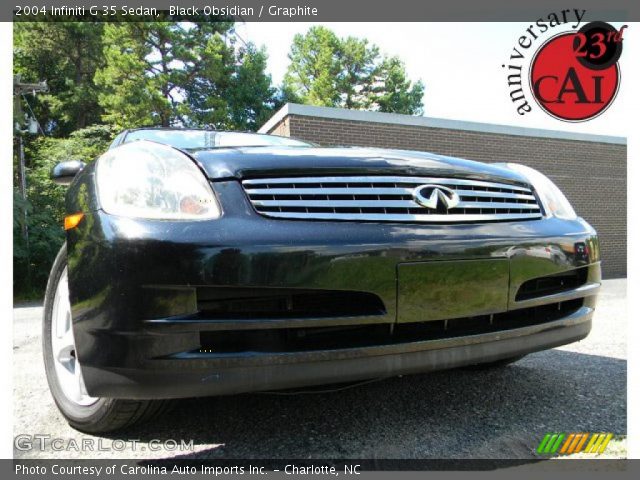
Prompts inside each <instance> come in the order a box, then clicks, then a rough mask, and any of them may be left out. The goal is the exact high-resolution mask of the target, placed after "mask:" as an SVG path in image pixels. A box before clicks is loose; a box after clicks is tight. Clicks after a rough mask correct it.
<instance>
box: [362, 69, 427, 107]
mask: <svg viewBox="0 0 640 480" xmlns="http://www.w3.org/2000/svg"><path fill="white" fill-rule="evenodd" d="M374 78H375V80H374V82H373V85H374V86H373V87H372V95H371V97H370V98H371V99H372V104H373V106H374V108H375V109H376V110H378V111H380V112H392V113H407V114H410V115H422V113H423V106H422V97H423V96H424V84H423V83H422V82H421V81H418V82H415V83H412V82H411V80H409V78H408V77H407V72H406V70H405V67H404V63H403V62H402V61H401V60H400V59H399V58H398V57H390V58H385V59H384V61H383V62H382V63H381V64H380V66H379V68H378V69H377V71H376V72H375V77H374Z"/></svg>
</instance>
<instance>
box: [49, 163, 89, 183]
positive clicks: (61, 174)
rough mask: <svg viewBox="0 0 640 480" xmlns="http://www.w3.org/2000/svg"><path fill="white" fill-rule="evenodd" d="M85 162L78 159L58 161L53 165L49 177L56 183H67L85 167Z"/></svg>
mask: <svg viewBox="0 0 640 480" xmlns="http://www.w3.org/2000/svg"><path fill="white" fill-rule="evenodd" d="M86 166H87V164H86V163H84V162H81V161H80V160H68V161H66V162H60V163H58V164H57V165H56V166H55V167H53V172H51V179H52V180H53V181H54V182H55V183H57V184H58V185H69V184H70V183H71V182H72V181H73V179H74V178H75V176H76V175H77V174H78V173H80V172H81V171H82V169H84V167H86Z"/></svg>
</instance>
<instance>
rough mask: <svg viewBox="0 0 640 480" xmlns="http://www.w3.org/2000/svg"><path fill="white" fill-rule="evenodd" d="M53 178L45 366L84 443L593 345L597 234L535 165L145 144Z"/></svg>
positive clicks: (166, 134)
mask: <svg viewBox="0 0 640 480" xmlns="http://www.w3.org/2000/svg"><path fill="white" fill-rule="evenodd" d="M53 177H54V180H56V181H57V182H59V183H70V188H69V190H68V194H67V203H66V211H67V216H66V218H65V229H66V233H67V242H66V244H65V246H64V247H63V248H62V250H61V251H60V253H59V254H58V257H57V259H56V261H55V264H54V266H53V269H52V272H51V276H50V280H49V285H48V287H47V294H46V300H45V314H44V322H43V332H44V335H43V347H44V359H45V365H46V372H47V378H48V381H49V386H50V389H51V392H52V394H53V397H54V399H55V401H56V403H57V405H58V407H59V408H60V411H61V412H62V414H63V415H64V416H65V417H66V418H67V420H68V421H69V423H70V424H71V425H72V426H74V427H76V428H78V429H80V430H83V431H87V432H104V431H109V430H115V429H119V428H123V427H125V426H128V425H130V424H132V423H134V422H136V421H139V420H143V419H148V418H150V417H152V416H154V415H157V414H158V413H160V412H162V411H163V408H164V406H165V405H166V403H167V400H168V399H172V398H180V397H192V396H206V395H222V394H234V393H240V392H251V391H266V390H275V389H286V388H293V387H304V386H311V385H318V384H326V383H343V382H356V381H361V380H364V379H371V378H379V377H388V376H393V375H399V374H411V373H418V372H425V371H429V370H436V369H447V368H455V367H462V366H470V365H475V366H478V365H485V366H487V365H492V366H495V365H504V364H507V363H509V362H512V361H515V360H517V359H518V358H521V357H522V356H523V355H526V354H528V353H530V352H535V351H538V350H543V349H548V348H552V347H555V346H558V345H563V344H567V343H570V342H575V341H577V340H580V339H582V338H584V337H585V336H587V334H588V333H589V330H590V328H591V318H592V315H593V311H594V307H595V301H596V294H597V292H598V289H599V287H600V252H599V246H598V238H597V235H596V232H595V231H594V230H593V228H592V227H591V226H590V225H589V224H587V223H586V222H585V221H584V220H582V219H581V218H579V217H578V216H577V215H576V214H575V212H574V211H573V209H572V207H571V205H570V204H569V202H568V201H567V199H566V198H565V197H564V195H563V194H562V193H561V192H560V190H559V189H558V188H557V187H556V186H555V185H554V184H553V183H552V182H551V181H550V180H549V179H548V178H547V177H545V176H544V175H542V174H541V173H539V172H537V171H535V170H533V169H531V168H529V167H526V166H522V165H516V164H484V163H478V162H473V161H468V160H462V159H458V158H450V157H443V156H439V155H434V154H430V153H423V152H411V151H399V150H380V149H366V148H319V147H317V146H315V145H310V144H308V143H304V142H300V141H297V140H293V139H289V138H283V137H275V136H268V135H258V134H247V133H237V132H217V131H208V130H183V129H139V130H129V131H125V132H123V133H122V134H121V135H119V136H118V137H117V138H116V139H115V141H114V142H113V144H112V145H111V147H110V149H109V150H108V151H107V152H106V153H105V154H103V155H102V156H101V157H100V158H98V159H97V160H96V161H95V162H92V163H90V164H89V165H86V166H85V165H84V164H83V163H81V162H77V161H76V162H73V161H71V162H65V163H62V164H60V165H58V166H57V167H56V169H55V170H54V173H53ZM452 374H453V375H455V373H452Z"/></svg>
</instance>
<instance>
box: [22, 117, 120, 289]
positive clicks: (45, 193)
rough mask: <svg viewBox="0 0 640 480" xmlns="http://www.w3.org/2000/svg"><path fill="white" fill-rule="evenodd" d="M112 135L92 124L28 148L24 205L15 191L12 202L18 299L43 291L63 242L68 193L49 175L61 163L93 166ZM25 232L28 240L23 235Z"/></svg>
mask: <svg viewBox="0 0 640 480" xmlns="http://www.w3.org/2000/svg"><path fill="white" fill-rule="evenodd" d="M114 135H115V130H114V128H113V127H111V126H104V125H95V126H91V127H87V128H84V129H81V130H76V131H75V132H73V133H72V134H71V135H70V136H69V137H67V138H54V137H40V138H38V139H37V140H35V141H34V142H32V143H30V144H28V146H27V150H26V152H25V153H26V155H27V156H28V157H29V160H30V162H29V168H28V170H27V200H26V201H25V200H23V198H22V196H21V195H20V194H19V193H18V190H17V189H16V188H14V199H13V269H14V292H15V293H16V294H17V295H18V296H22V297H29V296H33V295H34V294H36V295H37V294H39V293H41V292H42V291H43V290H44V287H45V286H46V283H47V277H48V275H49V269H50V268H51V264H52V263H53V259H54V258H55V256H56V253H57V252H58V249H59V248H60V246H61V245H62V242H63V241H64V231H63V229H62V221H63V217H64V195H65V193H66V188H64V187H61V186H59V185H56V184H55V183H53V182H52V181H51V179H50V174H51V170H52V169H53V167H54V165H55V164H56V163H58V162H61V161H64V160H69V159H77V160H82V161H84V162H87V163H88V162H91V161H93V160H94V159H95V158H96V157H97V156H98V155H100V154H101V153H103V152H104V151H105V150H106V148H107V147H108V146H109V142H110V141H111V139H112V138H113V137H114ZM14 183H15V182H14ZM25 213H26V215H25ZM25 227H26V228H27V229H28V238H27V237H25V236H24V231H25Z"/></svg>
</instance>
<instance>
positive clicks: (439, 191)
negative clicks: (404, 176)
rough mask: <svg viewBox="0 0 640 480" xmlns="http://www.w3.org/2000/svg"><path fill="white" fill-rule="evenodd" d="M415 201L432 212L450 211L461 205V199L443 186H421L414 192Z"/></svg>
mask: <svg viewBox="0 0 640 480" xmlns="http://www.w3.org/2000/svg"><path fill="white" fill-rule="evenodd" d="M413 199H414V200H415V201H416V203H418V204H419V205H422V206H423V207H426V208H431V209H432V210H440V211H442V210H449V209H450V208H454V207H455V206H457V205H458V203H460V197H459V196H458V194H457V193H456V192H454V191H453V190H451V189H450V188H447V187H443V186H442V185H420V186H419V187H417V188H416V189H415V190H414V191H413Z"/></svg>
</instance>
